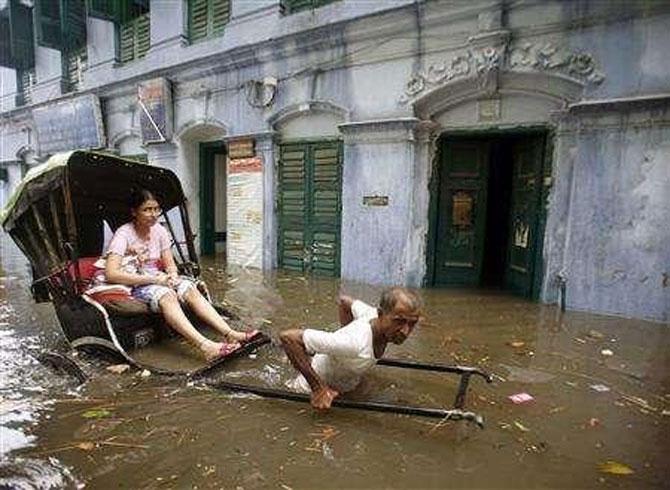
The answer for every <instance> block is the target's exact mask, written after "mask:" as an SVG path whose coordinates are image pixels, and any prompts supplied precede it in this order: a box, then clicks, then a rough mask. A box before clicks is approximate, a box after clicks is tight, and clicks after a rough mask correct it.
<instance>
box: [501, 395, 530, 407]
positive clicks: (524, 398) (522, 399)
mask: <svg viewBox="0 0 670 490" xmlns="http://www.w3.org/2000/svg"><path fill="white" fill-rule="evenodd" d="M507 398H509V399H510V400H512V402H514V403H516V404H517V405H520V404H522V403H528V402H532V401H533V400H535V398H533V397H532V395H529V394H528V393H517V394H515V395H510V396H508V397H507Z"/></svg>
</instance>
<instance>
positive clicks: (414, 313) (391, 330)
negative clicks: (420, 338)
mask: <svg viewBox="0 0 670 490" xmlns="http://www.w3.org/2000/svg"><path fill="white" fill-rule="evenodd" d="M420 318H421V312H420V311H419V310H414V309H412V308H411V307H410V306H409V305H407V304H406V303H405V302H404V301H398V303H397V304H396V305H395V308H393V311H391V313H388V314H383V313H380V315H379V319H380V321H381V324H382V327H383V329H384V332H385V333H386V338H387V339H388V340H389V342H393V343H394V344H402V343H403V342H404V341H405V340H407V337H409V334H410V333H412V330H414V327H416V324H417V323H419V320H420Z"/></svg>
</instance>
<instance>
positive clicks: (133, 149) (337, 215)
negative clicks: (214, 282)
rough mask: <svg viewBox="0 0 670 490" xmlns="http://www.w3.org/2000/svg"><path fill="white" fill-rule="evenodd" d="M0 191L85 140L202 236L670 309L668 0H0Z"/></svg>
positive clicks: (322, 268) (275, 263)
mask: <svg viewBox="0 0 670 490" xmlns="http://www.w3.org/2000/svg"><path fill="white" fill-rule="evenodd" d="M0 21H2V22H3V26H7V28H6V29H4V28H3V29H0V30H2V31H3V32H5V34H3V36H4V37H3V39H2V43H3V45H2V48H3V54H2V60H1V64H2V67H1V68H0V77H1V83H2V93H1V95H0V96H1V99H0V104H1V109H0V110H1V112H0V138H1V148H0V168H2V169H3V170H2V171H1V173H0V178H1V179H2V182H1V185H2V191H1V192H2V194H1V195H0V197H1V198H3V199H6V196H7V194H8V193H9V192H10V191H11V189H12V188H13V186H14V185H15V184H16V182H17V180H18V179H20V177H21V175H22V173H25V170H26V169H27V168H29V167H30V166H31V165H34V164H36V163H37V162H40V161H43V160H44V159H45V158H46V157H48V155H49V154H51V153H54V152H56V151H65V150H68V149H74V148H79V147H90V148H100V149H104V150H106V151H113V152H116V153H118V154H120V155H126V156H130V157H133V158H142V159H146V161H148V163H149V164H151V165H160V166H164V167H168V168H170V169H172V170H174V171H175V172H176V173H177V174H178V175H179V176H180V178H181V180H182V183H183V185H184V188H185V191H186V194H187V196H189V200H190V201H189V202H190V204H189V205H190V211H191V213H192V216H193V218H194V219H192V221H193V223H194V228H196V231H197V233H198V236H199V239H200V244H199V246H200V249H201V251H202V252H203V253H213V252H215V251H219V252H221V251H224V250H225V251H226V253H227V260H228V262H229V263H232V264H240V265H244V266H251V267H258V268H262V269H266V270H270V269H274V268H277V267H279V268H285V269H293V270H300V271H304V272H306V273H320V274H330V275H335V276H341V277H343V278H345V279H349V280H356V281H362V282H368V283H376V284H406V285H411V286H427V287H432V286H436V287H447V286H448V287H494V288H502V289H504V290H509V291H510V292H513V293H514V294H519V295H521V296H524V297H528V298H535V299H539V300H541V301H544V302H556V301H564V302H565V303H566V304H567V307H568V308H571V309H579V310H588V311H594V312H601V313H607V314H615V315H624V316H632V317H638V318H647V319H653V320H657V321H663V322H667V321H668V320H669V319H670V226H669V225H668V223H670V163H669V162H670V65H668V63H667V62H666V61H665V58H666V51H667V50H668V49H670V29H668V26H670V5H669V4H667V3H666V2H661V1H658V2H655V1H644V2H642V1H639V2H638V1H616V2H599V1H586V0H581V1H580V0H573V1H563V0H561V1H559V0H555V1H551V0H542V1H540V0H528V1H516V2H511V1H506V0H498V1H484V0H482V1H479V0H475V1H471V2H462V1H449V0H416V1H414V0H386V1H384V2H367V1H358V0H335V1H333V0H183V1H182V0H169V1H168V0H165V1H163V0H151V1H148V0H134V1H131V0H129V1H118V2H115V1H111V0H90V2H88V3H87V4H84V2H83V0H79V1H75V0H57V1H49V2H47V1H39V0H35V1H34V2H28V1H25V2H23V1H19V0H7V1H6V4H5V6H4V8H3V10H2V14H1V15H0Z"/></svg>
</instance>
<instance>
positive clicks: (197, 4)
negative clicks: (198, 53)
mask: <svg viewBox="0 0 670 490" xmlns="http://www.w3.org/2000/svg"><path fill="white" fill-rule="evenodd" d="M207 3H208V0H191V1H189V3H188V6H189V11H188V32H189V38H190V40H191V42H193V41H197V40H199V39H204V38H206V37H207Z"/></svg>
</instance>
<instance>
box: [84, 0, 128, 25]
mask: <svg viewBox="0 0 670 490" xmlns="http://www.w3.org/2000/svg"><path fill="white" fill-rule="evenodd" d="M124 3H125V2H123V1H122V0H87V8H88V15H90V16H91V17H98V18H101V19H106V20H112V21H114V22H118V21H119V16H120V13H121V9H122V7H123V4H124Z"/></svg>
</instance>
